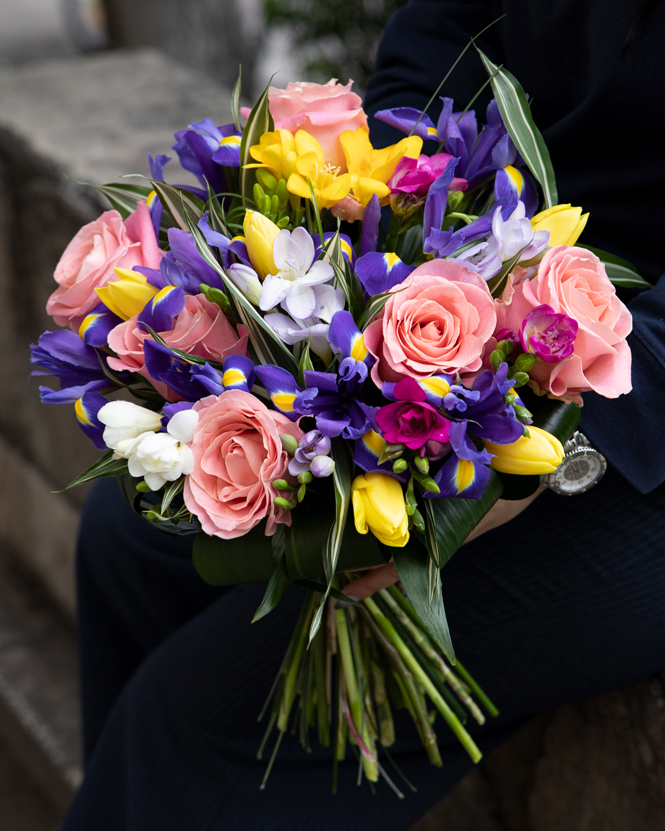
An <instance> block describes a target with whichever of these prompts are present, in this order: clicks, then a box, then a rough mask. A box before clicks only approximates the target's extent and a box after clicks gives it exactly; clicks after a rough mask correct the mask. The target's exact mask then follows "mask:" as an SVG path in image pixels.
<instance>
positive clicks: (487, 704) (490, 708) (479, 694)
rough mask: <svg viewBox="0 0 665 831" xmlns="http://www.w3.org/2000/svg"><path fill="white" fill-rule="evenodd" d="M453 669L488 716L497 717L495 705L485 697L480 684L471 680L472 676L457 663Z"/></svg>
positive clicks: (497, 712) (485, 694)
mask: <svg viewBox="0 0 665 831" xmlns="http://www.w3.org/2000/svg"><path fill="white" fill-rule="evenodd" d="M455 669H456V670H457V673H458V674H459V675H460V676H461V678H462V679H463V680H464V681H465V682H466V683H467V684H468V685H469V687H470V688H471V690H472V692H473V694H474V695H475V696H476V698H477V699H478V701H480V703H481V704H482V705H483V707H484V708H485V709H486V710H487V712H488V713H489V715H490V716H493V717H496V716H498V715H499V711H498V709H497V707H496V705H495V704H494V703H493V702H492V701H491V700H490V698H489V696H488V695H487V693H485V691H484V690H483V689H482V687H481V686H480V684H478V682H477V681H476V680H475V679H474V678H473V676H472V675H470V674H469V672H468V671H467V670H466V669H464V667H463V666H462V664H461V663H460V662H459V661H457V663H456V664H455Z"/></svg>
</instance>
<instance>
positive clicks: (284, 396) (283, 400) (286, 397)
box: [270, 392, 296, 413]
mask: <svg viewBox="0 0 665 831" xmlns="http://www.w3.org/2000/svg"><path fill="white" fill-rule="evenodd" d="M270 398H271V400H272V403H273V404H274V405H275V407H277V409H278V410H281V411H282V412H283V413H291V412H293V402H294V401H295V400H296V394H295V393H294V392H276V393H275V394H274V395H271V396H270Z"/></svg>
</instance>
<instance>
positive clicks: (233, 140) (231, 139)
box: [219, 136, 240, 147]
mask: <svg viewBox="0 0 665 831" xmlns="http://www.w3.org/2000/svg"><path fill="white" fill-rule="evenodd" d="M229 144H232V145H235V146H236V147H240V136H227V137H226V138H223V139H222V140H221V141H220V143H219V146H220V147H224V145H229Z"/></svg>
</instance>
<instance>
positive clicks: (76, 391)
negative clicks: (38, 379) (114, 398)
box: [39, 379, 109, 404]
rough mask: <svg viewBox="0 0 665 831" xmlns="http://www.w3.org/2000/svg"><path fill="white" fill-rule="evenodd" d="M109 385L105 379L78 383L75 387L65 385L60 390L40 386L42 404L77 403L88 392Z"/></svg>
mask: <svg viewBox="0 0 665 831" xmlns="http://www.w3.org/2000/svg"><path fill="white" fill-rule="evenodd" d="M108 386H109V383H108V381H107V380H106V379H104V380H103V381H88V383H87V384H77V385H76V386H73V387H63V388H62V389H60V390H52V389H51V387H39V398H40V400H41V402H42V404H75V403H76V402H77V401H78V399H79V398H81V397H82V396H84V395H85V394H86V393H88V392H97V391H99V390H103V389H104V388H106V387H108Z"/></svg>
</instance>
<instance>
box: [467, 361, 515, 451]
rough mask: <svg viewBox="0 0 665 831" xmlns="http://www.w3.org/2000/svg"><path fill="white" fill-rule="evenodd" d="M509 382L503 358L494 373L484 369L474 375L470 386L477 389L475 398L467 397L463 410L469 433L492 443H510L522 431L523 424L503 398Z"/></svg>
mask: <svg viewBox="0 0 665 831" xmlns="http://www.w3.org/2000/svg"><path fill="white" fill-rule="evenodd" d="M512 385H513V381H512V380H511V379H510V378H508V364H507V363H506V362H505V361H504V362H503V363H501V364H499V367H498V369H497V371H496V373H494V372H492V371H491V370H490V369H486V370H484V371H483V372H481V373H480V374H479V375H478V376H477V377H476V379H475V381H474V382H473V385H472V387H471V389H472V391H473V392H477V393H479V395H478V398H477V400H475V401H468V402H467V405H466V410H465V411H464V418H465V420H466V421H467V423H468V430H469V432H470V433H472V434H473V435H474V436H476V437H477V438H479V439H485V441H490V442H492V443H494V444H512V443H513V442H514V441H517V439H519V438H520V436H522V435H523V433H524V426H523V425H522V423H521V422H520V421H518V420H517V419H516V417H515V411H514V410H513V408H512V406H510V405H508V404H506V402H505V401H504V400H503V396H504V395H505V394H506V393H507V392H509V391H510V389H511V388H512Z"/></svg>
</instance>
